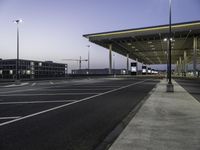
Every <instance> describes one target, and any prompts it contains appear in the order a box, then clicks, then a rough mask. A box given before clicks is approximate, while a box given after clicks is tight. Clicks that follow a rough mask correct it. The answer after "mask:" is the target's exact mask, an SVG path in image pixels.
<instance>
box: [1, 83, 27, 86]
mask: <svg viewBox="0 0 200 150" xmlns="http://www.w3.org/2000/svg"><path fill="white" fill-rule="evenodd" d="M27 84H29V83H28V82H26V83H21V84H11V85H6V86H4V87H18V86H24V85H27Z"/></svg>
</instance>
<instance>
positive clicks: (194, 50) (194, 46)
mask: <svg viewBox="0 0 200 150" xmlns="http://www.w3.org/2000/svg"><path fill="white" fill-rule="evenodd" d="M196 68H197V37H194V38H193V74H194V77H196V76H197V74H196Z"/></svg>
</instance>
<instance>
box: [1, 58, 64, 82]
mask: <svg viewBox="0 0 200 150" xmlns="http://www.w3.org/2000/svg"><path fill="white" fill-rule="evenodd" d="M16 61H17V59H0V78H1V79H16ZM67 72H68V66H67V64H61V63H54V62H52V61H44V62H43V61H33V60H23V59H20V60H19V69H18V74H19V78H20V79H38V78H54V77H65V76H66V74H67Z"/></svg>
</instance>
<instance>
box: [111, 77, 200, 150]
mask: <svg viewBox="0 0 200 150" xmlns="http://www.w3.org/2000/svg"><path fill="white" fill-rule="evenodd" d="M173 84H174V89H175V92H174V93H166V92H165V91H166V80H162V81H161V82H160V83H159V84H158V85H157V87H156V89H155V91H154V92H153V94H152V95H151V96H150V97H149V98H148V99H147V101H146V102H145V103H144V105H143V106H142V107H141V109H140V110H139V111H138V113H137V114H136V115H135V117H134V118H133V119H132V120H131V121H130V123H129V124H128V126H127V127H126V128H125V129H124V131H123V132H122V133H121V135H120V136H119V137H118V138H117V140H116V141H115V142H114V144H113V145H112V146H111V147H110V149H109V150H200V103H199V102H198V101H197V100H196V99H194V98H193V97H192V96H191V95H190V94H189V93H188V92H186V91H185V90H184V89H183V88H182V87H181V86H179V85H178V84H177V83H176V82H175V81H173Z"/></svg>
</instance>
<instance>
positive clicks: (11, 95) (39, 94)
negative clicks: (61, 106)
mask: <svg viewBox="0 0 200 150" xmlns="http://www.w3.org/2000/svg"><path fill="white" fill-rule="evenodd" d="M93 94H99V93H98V92H93V93H38V94H10V95H0V96H2V97H13V96H15V97H16V96H41V95H93Z"/></svg>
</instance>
